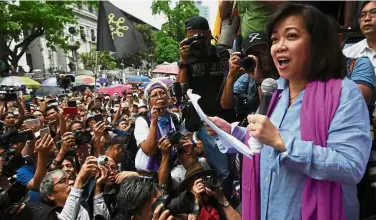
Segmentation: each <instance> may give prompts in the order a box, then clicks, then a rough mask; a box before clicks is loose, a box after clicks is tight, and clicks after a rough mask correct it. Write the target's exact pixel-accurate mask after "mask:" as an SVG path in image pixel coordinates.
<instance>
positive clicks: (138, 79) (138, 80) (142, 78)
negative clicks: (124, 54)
mask: <svg viewBox="0 0 376 220" xmlns="http://www.w3.org/2000/svg"><path fill="white" fill-rule="evenodd" d="M127 80H128V82H130V83H143V82H150V79H149V77H147V76H129V77H127Z"/></svg>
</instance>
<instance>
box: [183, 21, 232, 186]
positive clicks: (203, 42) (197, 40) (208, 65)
mask: <svg viewBox="0 0 376 220" xmlns="http://www.w3.org/2000/svg"><path fill="white" fill-rule="evenodd" d="M185 26H186V36H187V38H185V39H184V40H183V41H181V42H180V45H179V53H180V61H179V72H178V76H177V79H176V81H177V82H179V83H188V87H189V88H190V89H192V90H193V92H194V93H196V94H198V95H200V96H201V99H200V100H199V101H198V103H199V105H200V106H201V108H202V110H203V111H204V112H205V113H206V114H207V115H221V117H223V118H226V120H229V121H233V120H234V119H235V114H234V111H233V110H232V109H231V110H224V109H223V108H222V107H221V105H220V95H221V92H222V91H221V90H222V85H223V79H224V76H225V74H226V72H227V71H228V70H227V68H228V59H229V52H228V50H227V49H225V48H223V47H217V46H214V45H211V43H210V41H211V38H212V36H211V31H210V29H209V24H208V21H207V20H206V19H205V18H203V17H200V16H195V17H191V18H189V19H187V20H186V22H185ZM199 137H200V139H201V141H202V142H203V144H204V151H205V154H206V156H207V159H208V162H209V164H210V166H211V167H213V168H214V169H216V170H217V171H218V176H219V178H220V179H221V180H224V179H226V178H227V177H228V176H229V174H230V166H231V163H232V162H231V161H232V160H230V159H229V156H228V155H226V154H222V153H221V152H220V151H219V149H218V147H217V146H216V144H215V138H213V137H211V136H209V135H208V134H207V131H206V129H205V126H201V127H200V129H199ZM227 179H228V178H227ZM228 182H229V185H231V184H232V183H231V184H230V182H232V181H231V180H228ZM226 188H227V187H226ZM228 191H232V190H228Z"/></svg>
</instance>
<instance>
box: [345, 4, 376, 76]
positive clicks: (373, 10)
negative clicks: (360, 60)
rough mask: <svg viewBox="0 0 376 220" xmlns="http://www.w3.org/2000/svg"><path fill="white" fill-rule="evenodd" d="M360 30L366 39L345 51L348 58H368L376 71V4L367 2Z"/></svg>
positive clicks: (362, 11) (360, 17)
mask: <svg viewBox="0 0 376 220" xmlns="http://www.w3.org/2000/svg"><path fill="white" fill-rule="evenodd" d="M359 24H360V30H361V31H362V33H363V34H364V36H365V37H366V39H364V40H362V41H360V42H358V43H356V44H354V45H352V46H350V47H347V48H346V49H344V50H343V53H344V54H345V56H346V57H350V58H357V57H361V56H367V57H368V58H369V59H370V60H371V62H372V65H373V67H374V69H375V71H376V68H375V67H376V2H373V1H370V2H365V3H364V4H363V6H362V9H361V13H360V15H359Z"/></svg>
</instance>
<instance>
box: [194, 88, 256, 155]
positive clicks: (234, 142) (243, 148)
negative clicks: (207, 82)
mask: <svg viewBox="0 0 376 220" xmlns="http://www.w3.org/2000/svg"><path fill="white" fill-rule="evenodd" d="M187 95H188V97H189V99H190V100H191V102H192V104H193V107H194V108H195V109H196V111H197V114H198V115H199V116H200V118H201V120H203V121H204V122H205V123H206V124H207V125H208V126H209V127H211V128H212V129H213V130H214V131H215V132H216V133H217V134H218V136H219V137H220V139H221V140H222V142H224V143H223V144H224V145H225V146H227V147H228V148H235V149H236V150H237V151H238V152H240V153H241V154H243V155H245V156H247V157H249V158H251V155H253V153H252V151H251V150H250V149H249V147H248V146H247V145H245V144H243V142H241V141H239V140H238V139H236V138H235V137H234V136H232V135H230V134H228V133H226V132H225V131H223V130H221V129H220V128H218V127H217V126H216V125H215V124H214V123H213V122H211V121H210V120H209V119H208V118H207V116H206V115H205V113H204V112H203V111H202V109H201V107H200V106H199V104H198V100H199V99H200V98H201V96H199V95H197V94H194V93H192V89H189V90H188V91H187Z"/></svg>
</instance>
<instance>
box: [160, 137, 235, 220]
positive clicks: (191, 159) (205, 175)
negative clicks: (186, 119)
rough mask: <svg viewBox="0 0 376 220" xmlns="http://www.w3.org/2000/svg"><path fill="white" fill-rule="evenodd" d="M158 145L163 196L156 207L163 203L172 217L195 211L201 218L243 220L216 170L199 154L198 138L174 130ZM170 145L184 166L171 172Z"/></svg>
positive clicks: (177, 167)
mask: <svg viewBox="0 0 376 220" xmlns="http://www.w3.org/2000/svg"><path fill="white" fill-rule="evenodd" d="M158 145H159V149H160V150H161V152H162V163H161V167H160V169H159V172H158V176H159V189H160V190H161V193H162V194H164V195H163V196H160V197H159V198H158V199H157V200H156V202H154V205H153V206H154V209H155V208H156V207H157V206H158V205H160V204H163V205H164V209H168V210H169V211H170V212H169V213H170V214H171V215H173V216H179V215H182V214H183V215H184V214H194V215H195V216H197V217H199V219H211V218H210V216H211V217H214V219H240V215H239V214H238V213H236V212H235V211H234V210H233V209H232V208H231V206H230V204H229V202H228V201H227V199H226V198H225V196H224V195H223V191H222V190H221V189H220V187H221V182H220V181H219V180H218V179H217V173H216V171H215V170H212V169H210V167H209V166H208V165H207V164H206V163H205V162H204V161H203V160H200V158H199V157H198V156H197V155H198V154H200V147H198V145H197V144H196V142H195V141H193V140H192V139H190V138H189V137H188V136H183V135H182V134H180V133H178V132H175V133H173V134H171V135H169V137H166V138H162V139H161V141H160V142H159V144H158ZM171 148H174V149H175V151H176V152H177V155H178V161H179V163H180V164H181V165H179V166H176V167H174V168H173V169H172V170H171V172H170V163H169V161H170V154H171V153H170V152H171ZM204 167H205V168H204ZM169 184H172V186H169ZM202 189H206V191H202ZM216 199H217V200H216ZM218 202H219V203H218ZM219 204H222V205H223V207H220V205H219Z"/></svg>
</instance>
